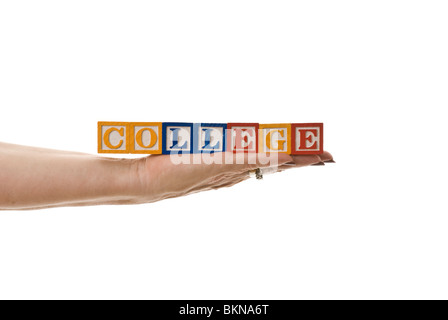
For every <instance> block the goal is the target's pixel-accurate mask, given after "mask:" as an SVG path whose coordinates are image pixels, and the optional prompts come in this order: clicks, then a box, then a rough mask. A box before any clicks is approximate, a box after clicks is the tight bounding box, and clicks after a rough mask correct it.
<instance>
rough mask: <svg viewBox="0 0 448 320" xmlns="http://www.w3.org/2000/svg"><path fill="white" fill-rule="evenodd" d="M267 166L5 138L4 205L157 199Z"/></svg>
mask: <svg viewBox="0 0 448 320" xmlns="http://www.w3.org/2000/svg"><path fill="white" fill-rule="evenodd" d="M224 155H225V154H223V156H224ZM227 156H228V154H227ZM253 156H256V155H253ZM246 160H247V159H246ZM330 160H332V156H331V155H330V154H329V153H328V152H325V153H324V154H323V155H320V156H317V155H313V156H293V157H291V156H289V155H286V154H280V155H279V159H278V162H279V163H278V165H279V167H280V169H288V168H292V167H301V166H306V165H311V164H316V163H320V162H322V161H330ZM250 163H254V164H250ZM266 166H269V164H266V163H264V162H263V161H261V162H260V161H259V159H257V160H254V162H252V161H245V163H244V164H211V165H210V164H200V165H199V164H177V165H176V164H174V163H173V162H172V161H171V159H170V156H168V155H157V156H149V157H145V158H139V159H115V158H106V157H98V156H94V155H88V154H82V153H76V152H65V151H57V150H49V149H40V148H33V147H26V146H19V145H12V144H6V143H0V209H3V210H5V209H6V210H18V209H40V208H49V207H59V206H80V205H99V204H137V203H147V202H154V201H158V200H162V199H167V198H172V197H178V196H183V195H187V194H190V193H194V192H198V191H203V190H210V189H218V188H221V187H228V186H232V185H234V184H236V183H238V182H241V181H243V180H245V179H247V178H248V174H247V172H248V171H249V170H252V169H256V168H259V167H266Z"/></svg>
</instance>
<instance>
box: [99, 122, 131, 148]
mask: <svg viewBox="0 0 448 320" xmlns="http://www.w3.org/2000/svg"><path fill="white" fill-rule="evenodd" d="M98 153H129V123H127V122H98Z"/></svg>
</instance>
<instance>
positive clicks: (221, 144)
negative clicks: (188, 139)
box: [193, 123, 227, 153]
mask: <svg viewBox="0 0 448 320" xmlns="http://www.w3.org/2000/svg"><path fill="white" fill-rule="evenodd" d="M226 130H227V123H195V124H194V125H193V152H194V153H214V152H224V151H226V148H227V145H226V142H227V139H226V136H227V132H226Z"/></svg>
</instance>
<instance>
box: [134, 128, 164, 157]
mask: <svg viewBox="0 0 448 320" xmlns="http://www.w3.org/2000/svg"><path fill="white" fill-rule="evenodd" d="M129 129H130V152H131V153H143V154H161V153H162V122H131V123H129Z"/></svg>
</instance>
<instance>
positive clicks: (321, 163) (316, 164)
mask: <svg viewBox="0 0 448 320" xmlns="http://www.w3.org/2000/svg"><path fill="white" fill-rule="evenodd" d="M324 165H325V163H323V162H322V161H321V162H318V163H315V164H312V166H324Z"/></svg>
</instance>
